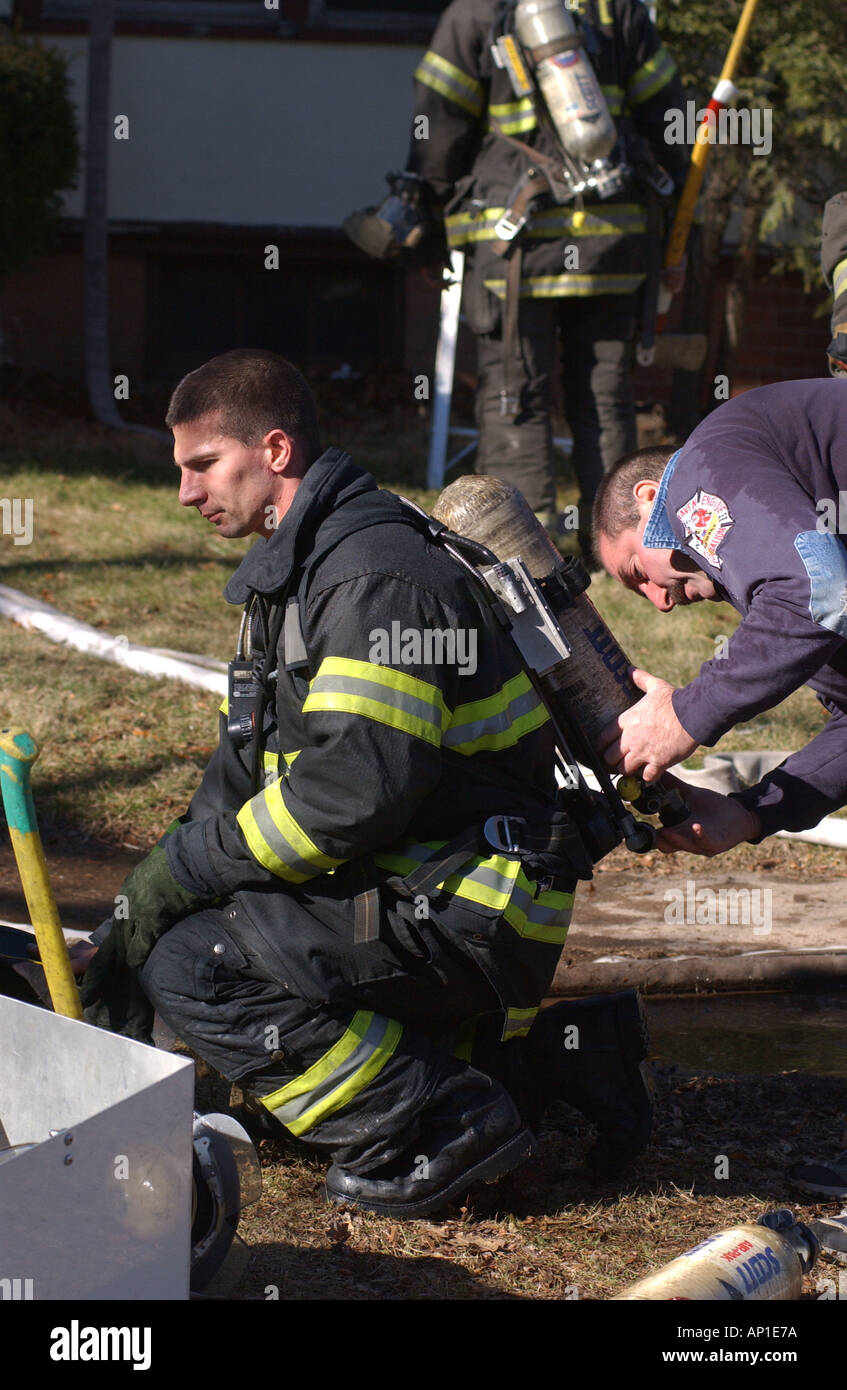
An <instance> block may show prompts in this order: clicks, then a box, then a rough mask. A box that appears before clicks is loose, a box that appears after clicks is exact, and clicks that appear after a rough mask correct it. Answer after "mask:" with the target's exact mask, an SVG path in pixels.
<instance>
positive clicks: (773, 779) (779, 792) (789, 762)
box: [735, 712, 847, 838]
mask: <svg viewBox="0 0 847 1390" xmlns="http://www.w3.org/2000/svg"><path fill="white" fill-rule="evenodd" d="M735 798H736V800H738V801H740V802H741V803H742V805H744V806H746V807H747V808H748V809H749V810H751V811H755V812H756V814H757V815H758V817H759V819H760V822H761V837H760V838H764V836H766V835H774V834H775V833H776V832H777V830H809V829H811V827H812V826H815V825H817V824H818V822H819V821H821V820H823V818H824V816H827V815H830V814H831V813H832V812H833V811H837V810H839V809H840V807H842V806H844V805H847V714H845V713H843V712H839V713H837V714H834V715H833V716H832V718H831V719H830V720H829V722H828V723H827V725H826V726H825V728H823V729H822V730H821V732H820V733H819V734H818V735H817V737H816V738H813V739H812V741H811V742H810V743H807V744H806V746H805V747H804V748H801V749H800V750H799V751H798V752H797V753H792V754H791V756H790V757H789V758H786V760H785V762H784V763H781V764H780V766H779V767H778V768H775V769H774V771H773V772H769V773H768V774H767V776H765V777H763V778H762V780H761V781H760V782H758V783H757V785H756V786H755V787H750V788H749V789H748V790H747V791H743V792H737V793H736V794H735Z"/></svg>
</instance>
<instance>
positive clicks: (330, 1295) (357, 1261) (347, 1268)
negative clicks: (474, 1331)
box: [235, 1241, 527, 1303]
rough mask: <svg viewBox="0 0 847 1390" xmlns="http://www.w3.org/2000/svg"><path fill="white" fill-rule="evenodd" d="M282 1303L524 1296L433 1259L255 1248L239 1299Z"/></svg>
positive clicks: (341, 1249)
mask: <svg viewBox="0 0 847 1390" xmlns="http://www.w3.org/2000/svg"><path fill="white" fill-rule="evenodd" d="M235 1296H236V1297H237V1298H239V1299H247V1300H254V1299H257V1300H258V1299H261V1300H268V1299H273V1298H275V1297H278V1298H279V1299H280V1301H282V1300H285V1301H286V1302H291V1301H292V1300H294V1301H296V1300H301V1299H302V1300H306V1299H320V1300H321V1301H322V1302H323V1301H326V1300H328V1299H345V1300H353V1301H363V1300H366V1299H380V1300H382V1301H392V1300H400V1299H402V1300H420V1301H428V1300H435V1299H474V1300H478V1299H489V1300H490V1299H494V1300H499V1301H508V1302H517V1303H524V1302H526V1301H527V1299H526V1298H524V1296H523V1295H522V1294H516V1293H507V1292H505V1291H502V1290H499V1289H494V1288H492V1286H491V1282H490V1278H489V1281H488V1282H486V1281H484V1280H483V1279H477V1278H476V1277H475V1276H474V1275H473V1274H471V1273H469V1272H468V1270H466V1269H464V1268H463V1267H462V1266H461V1265H458V1264H454V1263H453V1261H452V1260H449V1259H433V1258H432V1256H429V1255H406V1256H401V1255H383V1254H371V1253H367V1252H365V1251H360V1250H351V1249H349V1248H348V1247H347V1246H331V1247H330V1248H329V1249H325V1250H316V1249H314V1248H313V1247H306V1248H298V1247H297V1246H296V1245H287V1244H285V1243H283V1242H281V1241H270V1242H268V1243H267V1244H265V1243H264V1242H263V1243H262V1244H261V1246H259V1245H257V1246H254V1247H253V1254H252V1257H251V1260H250V1264H249V1266H248V1268H247V1271H246V1273H245V1275H244V1277H243V1279H242V1280H241V1282H240V1285H239V1287H238V1292H237V1293H236V1295H235Z"/></svg>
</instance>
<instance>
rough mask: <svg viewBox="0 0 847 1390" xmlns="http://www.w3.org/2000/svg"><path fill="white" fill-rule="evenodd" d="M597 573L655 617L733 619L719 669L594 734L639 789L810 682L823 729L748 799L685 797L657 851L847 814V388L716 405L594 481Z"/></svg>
mask: <svg viewBox="0 0 847 1390" xmlns="http://www.w3.org/2000/svg"><path fill="white" fill-rule="evenodd" d="M594 525H595V534H596V537H597V540H596V546H597V552H598V556H599V559H600V561H601V562H602V564H603V566H604V567H605V568H606V569H607V570H608V571H609V573H610V574H611V575H612V576H613V577H614V578H616V579H618V580H620V582H621V583H622V584H624V585H626V587H627V588H630V589H632V590H633V591H634V592H635V593H638V594H641V595H642V596H643V597H644V598H647V599H649V601H650V602H651V603H652V604H653V605H654V606H655V607H656V608H658V609H659V610H660V611H661V612H669V611H670V610H671V609H673V608H675V607H678V606H680V605H683V604H688V603H696V602H698V601H701V600H703V599H711V600H713V601H716V602H720V601H724V602H728V603H731V604H732V605H733V607H734V608H736V609H737V610H738V611H739V613H740V614H741V615H742V621H741V623H740V624H739V626H738V628H737V629H736V631H735V633H734V634H733V636H732V638H731V639H730V641H729V642H728V644H727V645H726V648H725V650H724V651H723V652H722V654H721V656H720V657H715V658H713V659H712V660H711V661H707V662H705V663H704V665H703V666H702V667H701V669H700V672H699V674H698V675H697V676H696V678H695V679H694V680H693V681H691V682H690V683H689V684H688V685H686V686H682V687H680V688H675V687H674V686H672V685H670V684H669V683H668V682H667V681H663V680H659V679H658V678H657V677H655V676H651V675H648V674H647V673H646V672H643V671H639V672H636V674H635V677H634V679H635V680H636V683H637V684H638V686H639V688H640V689H642V690H644V692H645V694H644V698H643V699H642V700H639V702H638V703H637V704H636V705H634V706H633V707H632V709H630V710H627V711H626V712H625V713H624V714H623V715H621V716H620V718H619V719H618V720H616V721H615V723H614V724H612V725H610V726H609V728H608V729H607V730H606V731H605V732H604V734H603V736H602V740H601V742H602V746H603V749H604V752H605V754H606V757H607V760H608V761H609V762H610V763H611V764H612V765H613V766H616V767H618V768H619V769H620V770H621V771H626V772H634V771H636V770H639V769H643V770H644V775H645V776H646V777H647V778H648V779H649V780H652V779H654V778H655V777H658V776H659V775H660V773H662V772H663V771H665V769H666V768H668V767H670V766H672V765H673V764H674V763H678V762H681V761H682V760H683V759H684V758H686V757H688V756H689V755H690V754H691V753H692V752H693V751H694V749H695V748H696V747H697V746H698V745H699V744H706V745H709V746H711V745H712V744H714V743H716V742H717V741H718V739H720V738H721V737H722V736H723V735H724V734H725V733H726V732H727V731H728V730H729V729H731V728H733V726H734V725H736V724H741V723H744V722H746V721H747V720H750V719H752V718H753V717H754V716H755V715H757V714H760V713H761V712H762V711H763V710H767V709H771V708H772V707H773V706H774V705H777V704H779V702H780V701H781V700H784V699H785V698H786V696H787V695H789V694H790V693H791V692H792V691H793V690H796V689H797V688H798V687H799V686H801V685H808V686H810V687H811V689H812V690H814V691H815V693H816V694H817V696H818V698H819V700H820V701H821V703H822V704H823V705H824V707H825V708H826V709H827V710H828V711H829V714H830V718H829V720H828V722H827V723H826V725H825V726H824V728H823V729H822V730H821V732H820V733H819V734H818V735H817V736H816V737H815V738H813V739H812V740H811V742H810V743H808V744H807V745H806V747H805V748H802V749H800V751H799V752H797V753H793V754H792V755H791V756H790V757H789V758H787V759H786V761H785V762H784V763H782V764H781V765H780V767H778V768H776V769H775V770H774V771H773V772H770V773H768V774H767V776H765V777H764V778H763V779H762V781H761V782H759V784H758V785H757V786H755V787H752V788H750V789H748V790H746V791H743V792H739V793H733V795H732V796H731V797H724V796H720V795H718V794H717V793H714V792H708V791H705V790H703V789H700V790H698V791H697V792H696V793H695V792H694V791H693V789H692V790H691V793H690V794H689V793H688V792H687V793H686V795H687V797H688V799H689V802H690V803H691V804H692V810H693V812H694V814H693V816H692V818H691V819H690V820H689V821H687V822H686V823H685V824H684V825H683V826H681V827H679V828H678V829H675V830H666V831H663V832H662V834H661V837H660V841H659V843H660V846H661V848H663V849H666V850H675V849H687V850H691V851H693V852H694V853H698V854H705V855H713V854H719V853H721V852H722V851H723V850H726V849H730V848H731V847H732V846H733V845H736V844H739V843H741V841H743V840H751V841H754V842H757V841H758V840H760V839H762V838H764V836H766V835H772V834H773V833H774V832H775V831H777V830H783V829H785V830H802V829H806V828H807V827H809V826H813V825H816V824H817V823H818V821H819V820H821V819H822V817H823V816H825V815H826V814H827V813H828V812H830V811H834V810H836V809H837V808H838V807H840V806H843V805H845V803H847V549H845V531H847V381H844V380H843V379H842V380H839V379H813V380H809V381H791V382H782V383H780V384H778V385H775V386H763V387H760V388H759V389H757V390H754V391H748V392H746V393H745V394H744V395H741V396H737V397H735V399H733V400H730V401H727V402H726V404H725V405H722V406H720V407H719V408H718V409H717V410H716V411H714V412H713V413H712V414H711V415H709V416H707V418H706V419H705V420H704V421H703V422H702V423H701V424H700V425H699V426H698V427H697V429H696V430H695V431H694V433H693V434H692V435H691V437H690V438H689V439H688V441H687V443H686V444H685V445H684V446H683V448H682V449H679V450H677V451H676V453H673V454H672V453H671V451H670V450H660V449H651V450H642V451H641V452H640V453H638V454H634V455H631V456H629V458H627V459H624V460H622V461H621V463H619V464H618V465H617V467H616V468H615V470H614V471H613V472H612V473H610V474H609V475H607V477H606V478H605V479H604V481H603V484H602V486H601V491H600V493H599V494H598V498H597V503H596V507H595V514H594Z"/></svg>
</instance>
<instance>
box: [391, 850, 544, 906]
mask: <svg viewBox="0 0 847 1390" xmlns="http://www.w3.org/2000/svg"><path fill="white" fill-rule="evenodd" d="M401 853H402V854H404V855H407V856H408V857H409V858H410V859H417V861H418V862H419V863H420V864H425V863H426V862H427V860H429V859H431V858H432V857H433V855H436V854H438V853H439V851H438V850H437V849H430V847H429V845H410V846H409V848H408V849H404V850H402V851H401ZM469 858H474V859H476V858H477V856H476V855H470V856H469ZM518 868H519V865H517V862H516V873H515V877H517V869H518ZM456 872H457V873H458V874H459V876H460V877H461V878H462V879H468V878H470V879H473V881H474V883H479V884H480V885H481V886H482V887H483V888H491V889H493V890H494V892H495V893H502V894H503V897H504V898H507V899H510V898H511V895H512V888H513V886H514V882H515V880H514V878H507V877H506V875H505V874H500V873H498V872H497V870H496V869H492V868H491V867H490V865H488V864H478V865H477V867H476V868H475V869H469V868H467V867H466V866H465V867H463V868H461V869H458V870H457V871H456ZM450 877H452V875H450Z"/></svg>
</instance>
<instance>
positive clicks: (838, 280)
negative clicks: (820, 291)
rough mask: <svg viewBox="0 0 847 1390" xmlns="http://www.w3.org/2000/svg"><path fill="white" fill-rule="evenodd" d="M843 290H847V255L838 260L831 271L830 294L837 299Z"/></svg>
mask: <svg viewBox="0 0 847 1390" xmlns="http://www.w3.org/2000/svg"><path fill="white" fill-rule="evenodd" d="M843 290H847V257H845V259H844V260H843V261H839V262H838V265H837V266H836V267H835V270H834V271H833V273H832V296H833V298H834V299H837V298H838V296H839V295H840V294H841V293H842V291H843Z"/></svg>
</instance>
